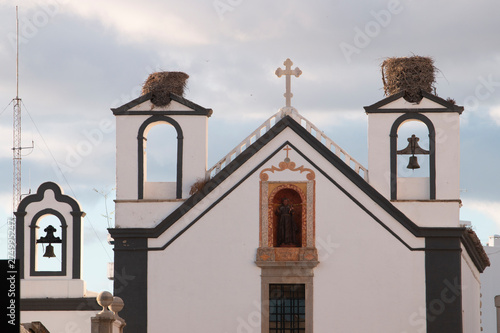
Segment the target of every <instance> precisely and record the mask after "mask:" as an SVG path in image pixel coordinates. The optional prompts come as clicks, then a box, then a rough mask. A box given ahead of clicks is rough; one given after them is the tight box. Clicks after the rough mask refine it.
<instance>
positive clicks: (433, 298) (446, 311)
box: [425, 237, 463, 333]
mask: <svg viewBox="0 0 500 333" xmlns="http://www.w3.org/2000/svg"><path fill="white" fill-rule="evenodd" d="M425 246H426V251H425V289H426V310H427V311H426V314H427V315H426V320H427V333H442V332H456V333H460V332H463V327H462V291H461V289H462V270H461V265H462V262H461V247H460V238H457V237H454V238H426V240H425Z"/></svg>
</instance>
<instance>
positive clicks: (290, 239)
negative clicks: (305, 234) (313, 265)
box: [276, 197, 297, 247]
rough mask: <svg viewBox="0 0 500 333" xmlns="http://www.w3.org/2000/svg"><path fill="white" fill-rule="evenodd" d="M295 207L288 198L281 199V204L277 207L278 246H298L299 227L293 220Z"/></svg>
mask: <svg viewBox="0 0 500 333" xmlns="http://www.w3.org/2000/svg"><path fill="white" fill-rule="evenodd" d="M293 214H294V209H293V205H292V204H291V202H290V201H289V200H288V198H286V197H285V198H283V199H282V200H281V205H280V206H279V207H278V208H277V209H276V215H278V218H279V219H278V246H280V247H295V246H297V240H296V234H297V227H296V225H295V222H294V220H293Z"/></svg>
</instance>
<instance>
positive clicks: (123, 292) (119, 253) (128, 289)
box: [113, 237, 148, 333]
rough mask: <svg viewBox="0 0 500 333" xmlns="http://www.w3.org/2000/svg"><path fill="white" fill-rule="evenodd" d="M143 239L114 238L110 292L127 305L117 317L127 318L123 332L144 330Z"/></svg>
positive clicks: (145, 261)
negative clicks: (113, 269) (112, 286)
mask: <svg viewBox="0 0 500 333" xmlns="http://www.w3.org/2000/svg"><path fill="white" fill-rule="evenodd" d="M147 242H148V240H147V238H126V237H119V238H115V244H114V249H115V264H114V266H115V271H114V291H113V295H115V296H119V297H121V298H122V299H123V301H124V303H125V304H128V305H129V306H125V307H124V308H123V310H122V311H121V312H120V316H121V317H122V318H125V319H126V320H127V326H125V330H124V332H125V333H136V332H147V325H148V323H147V321H148V320H147V318H148V252H147V251H146V250H145V248H146V247H147ZM140 249H143V250H140Z"/></svg>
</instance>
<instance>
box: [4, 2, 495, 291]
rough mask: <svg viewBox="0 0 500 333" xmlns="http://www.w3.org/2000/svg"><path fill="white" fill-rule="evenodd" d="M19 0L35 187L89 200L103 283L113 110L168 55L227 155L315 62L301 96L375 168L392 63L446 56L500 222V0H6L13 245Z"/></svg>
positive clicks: (467, 201)
mask: <svg viewBox="0 0 500 333" xmlns="http://www.w3.org/2000/svg"><path fill="white" fill-rule="evenodd" d="M16 4H19V5H20V6H21V7H20V77H21V79H20V97H21V98H22V101H23V115H22V117H23V125H22V126H23V146H30V145H31V142H32V141H34V143H35V149H34V150H33V151H31V150H29V149H26V150H24V151H23V153H24V154H25V155H26V156H25V157H24V158H23V182H22V184H23V193H27V192H28V191H29V189H31V190H32V191H36V189H37V187H38V186H39V185H40V184H41V183H43V182H44V181H47V180H52V181H56V182H58V183H59V184H60V185H61V186H62V187H63V189H64V191H65V193H66V194H69V195H71V196H73V197H75V198H77V199H78V200H79V202H80V203H81V205H82V208H83V210H84V211H85V212H87V217H86V219H85V245H86V248H85V260H84V269H85V271H86V273H85V275H84V278H85V279H86V280H87V281H88V288H89V289H91V290H97V291H99V290H102V289H110V288H111V287H110V286H109V283H108V282H107V281H106V279H105V278H103V277H104V276H105V274H106V273H105V269H106V262H107V261H111V260H112V256H113V254H112V250H111V248H110V247H109V246H108V245H107V244H106V228H107V226H108V222H107V221H106V218H105V217H103V215H105V211H106V210H105V199H104V196H103V194H106V193H108V192H109V195H108V209H109V211H112V210H113V203H112V199H113V195H114V192H113V191H112V189H113V188H114V186H115V184H114V181H115V178H114V174H115V162H114V161H115V150H114V147H115V137H114V129H113V128H111V129H109V127H106V126H103V124H107V123H109V122H114V119H113V115H112V113H111V111H110V110H109V109H110V107H116V106H119V105H122V104H124V103H126V102H128V101H130V100H131V99H133V98H136V97H138V96H139V95H140V88H141V84H142V83H143V82H144V81H145V79H146V78H147V75H148V74H149V73H151V72H153V71H158V70H170V71H184V72H186V73H188V74H189V75H190V79H189V82H188V89H187V91H186V94H185V97H186V98H188V99H190V100H192V101H194V102H195V103H198V104H200V105H202V106H204V107H207V108H212V109H213V110H214V114H213V116H212V117H211V118H210V119H209V165H210V166H211V165H212V164H214V163H215V162H216V161H217V160H219V159H220V158H221V157H223V156H224V155H225V154H226V153H227V152H228V151H229V150H231V149H232V148H233V147H234V146H235V145H236V144H238V143H239V141H241V140H242V139H244V138H245V137H246V136H247V134H249V133H250V132H251V131H253V130H254V129H255V128H256V127H257V126H259V125H260V124H261V123H262V122H263V121H264V120H265V119H267V118H268V117H269V116H271V115H272V114H273V113H275V112H276V111H277V110H278V109H279V108H280V107H282V106H284V98H283V95H282V94H283V92H284V84H285V83H284V79H283V78H282V79H278V78H277V77H276V76H275V75H274V71H275V69H276V68H277V67H278V66H282V63H283V61H284V60H285V59H286V58H290V59H292V61H293V62H294V67H295V66H298V67H300V68H301V70H302V71H303V74H302V76H301V77H300V78H298V79H293V82H292V89H293V93H294V98H293V101H292V104H293V105H294V106H295V107H296V108H297V109H298V110H299V112H300V113H301V114H302V115H304V116H305V117H306V118H308V119H310V120H311V121H313V122H314V123H315V124H316V125H317V126H318V127H320V128H321V129H322V130H323V131H324V132H325V133H326V134H327V135H328V136H329V137H330V138H332V139H333V140H335V141H336V143H338V144H339V145H340V146H341V147H343V148H344V149H345V150H347V151H348V152H349V153H350V154H351V155H352V156H353V157H354V158H356V159H357V160H358V161H360V162H361V163H362V164H364V165H365V166H367V167H368V168H369V166H368V165H367V139H366V127H367V122H366V120H367V119H366V115H365V113H364V110H363V108H362V107H363V106H366V105H371V104H373V103H375V102H377V101H378V100H380V99H382V98H383V97H384V95H383V90H382V80H381V74H380V64H381V63H382V61H383V60H384V58H386V57H392V56H411V55H413V54H415V55H421V56H431V57H433V58H434V60H435V66H436V67H437V68H438V69H439V72H438V75H437V82H436V88H437V90H436V92H437V94H438V95H439V96H441V97H443V98H448V97H452V98H454V99H455V100H456V101H457V104H459V105H464V106H465V112H464V113H463V114H462V116H461V185H460V188H461V189H462V192H461V195H462V199H463V202H464V206H463V208H462V209H461V219H462V220H471V221H472V222H473V225H474V228H475V229H476V231H477V232H478V234H479V236H480V238H481V240H482V241H483V243H484V242H486V241H487V239H488V236H489V235H492V234H494V233H500V190H499V189H498V188H499V185H500V173H499V172H498V171H497V169H498V166H499V165H500V148H499V142H500V46H499V40H498V35H499V33H500V21H499V20H498V15H497V13H498V12H500V3H499V2H495V1H486V0H477V1H464V0H457V1H454V2H453V3H451V2H449V1H429V0H420V1H412V0H400V1H398V0H394V1H393V0H391V1H378V0H377V1H374V0H371V1H318V0H315V1H299V0H297V1H295V0H287V1H283V0H276V1H259V0H254V1H249V0H186V1H182V2H180V1H170V0H143V1H140V2H139V1H136V0H134V1H131V0H120V1H118V0H105V1H103V0H100V1H95V0H87V1H72V0H52V1H43V2H42V1H30V0H24V1H22V3H21V1H12V0H9V1H7V0H0V27H1V29H2V32H3V33H2V34H1V37H0V40H1V41H0V62H1V64H2V66H1V72H0V112H1V114H0V136H1V138H2V139H1V141H0V167H1V171H2V172H1V173H0V184H1V187H0V190H1V191H0V205H1V206H0V242H1V243H0V257H1V258H5V257H6V254H5V253H6V251H5V248H6V246H5V245H4V244H5V243H6V238H5V233H6V230H7V227H6V225H5V223H6V222H7V218H8V217H9V216H10V215H11V210H12V208H11V205H12V204H11V202H12V151H11V148H12V104H10V105H9V103H11V101H12V99H13V98H14V97H15V96H16V89H15V87H16V86H15V77H16V71H15V63H16V57H15V54H16V53H15V31H16V30H15V5H16ZM92 134H93V135H94V136H92ZM92 138H94V139H93V140H92ZM94 189H95V190H97V192H96V191H95V190H94ZM98 192H100V193H98ZM97 257H98V258H99V259H95V258H97ZM90 267H92V269H90Z"/></svg>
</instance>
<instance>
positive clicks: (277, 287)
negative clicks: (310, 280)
mask: <svg viewBox="0 0 500 333" xmlns="http://www.w3.org/2000/svg"><path fill="white" fill-rule="evenodd" d="M305 327H306V297H305V285H304V284H270V285H269V333H299V332H305V330H306V329H305Z"/></svg>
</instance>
